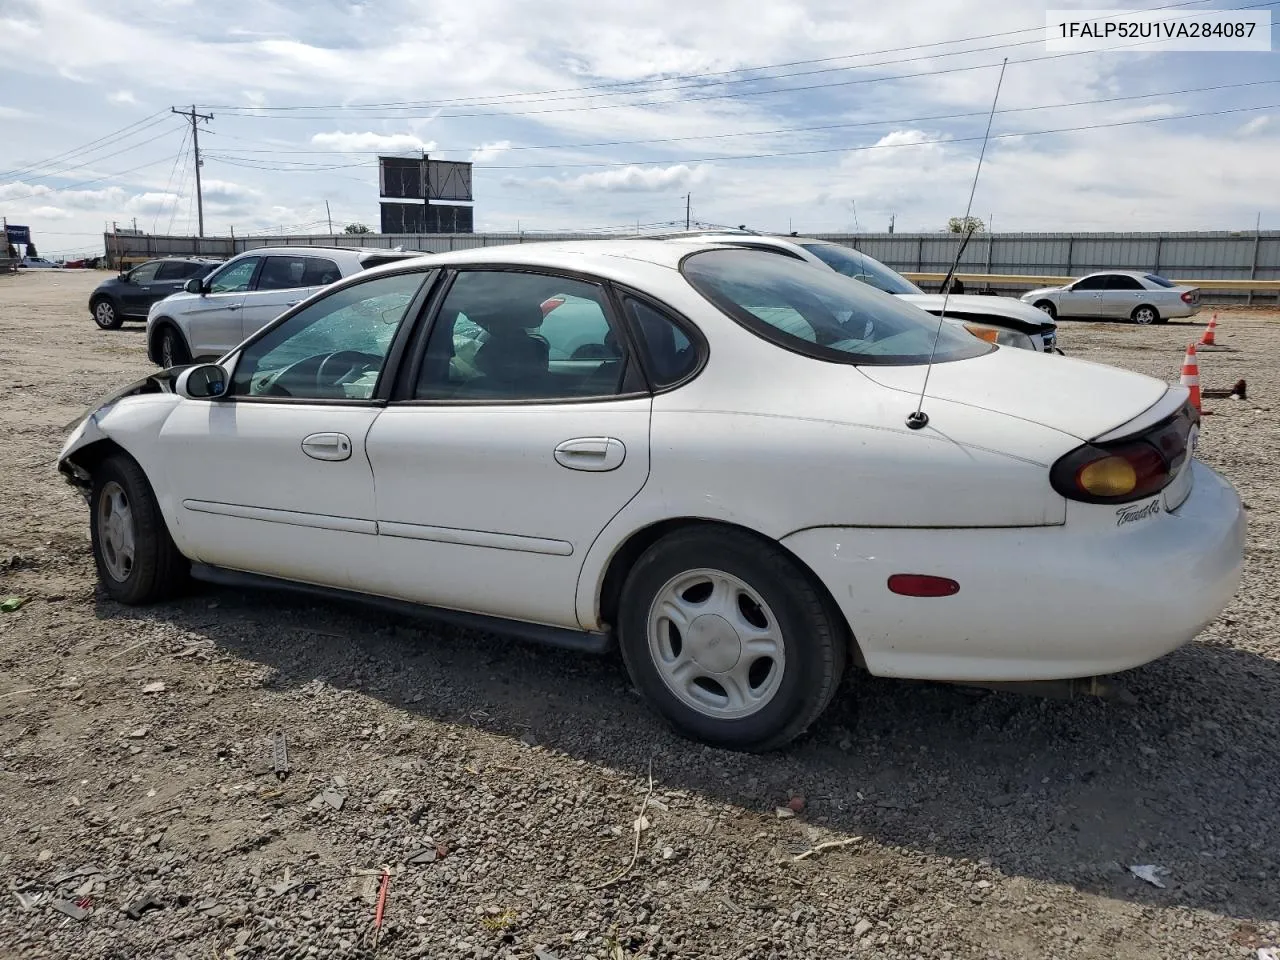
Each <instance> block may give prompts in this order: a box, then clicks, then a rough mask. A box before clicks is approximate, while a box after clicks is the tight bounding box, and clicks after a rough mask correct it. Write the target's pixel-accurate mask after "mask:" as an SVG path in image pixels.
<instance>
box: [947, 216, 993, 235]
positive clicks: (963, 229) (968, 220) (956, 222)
mask: <svg viewBox="0 0 1280 960" xmlns="http://www.w3.org/2000/svg"><path fill="white" fill-rule="evenodd" d="M947 229H948V230H949V231H951V232H952V233H981V232H982V231H983V230H985V229H987V225H986V224H985V223H983V222H982V220H981V219H980V218H978V217H952V218H951V219H950V220H948V221H947Z"/></svg>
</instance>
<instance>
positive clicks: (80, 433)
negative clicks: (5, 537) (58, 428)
mask: <svg viewBox="0 0 1280 960" xmlns="http://www.w3.org/2000/svg"><path fill="white" fill-rule="evenodd" d="M183 369H185V368H184V367H173V368H170V369H168V370H161V371H159V372H157V373H153V374H151V375H149V376H146V377H143V378H142V379H141V380H137V381H135V382H134V383H131V384H129V385H128V386H126V387H121V388H120V389H118V390H115V391H112V392H111V393H110V394H108V395H107V396H105V397H103V398H102V399H101V400H99V401H98V402H97V403H95V404H93V405H91V406H89V407H88V408H86V409H85V411H84V413H82V414H81V415H80V416H79V417H77V418H76V419H75V420H73V421H71V422H70V423H68V424H67V425H66V426H65V427H64V428H63V429H64V430H66V431H67V432H68V436H67V439H66V441H65V442H64V443H63V445H62V450H61V451H59V453H58V472H59V473H61V474H62V476H63V478H64V479H66V481H67V482H68V483H70V484H71V485H72V486H75V487H78V488H80V489H81V490H82V491H85V492H87V491H88V488H89V485H90V483H91V482H92V477H91V475H90V472H89V469H88V468H89V466H90V464H88V463H85V462H83V459H84V458H83V457H78V456H77V455H78V454H81V453H82V452H83V451H85V450H87V449H89V448H90V447H93V446H94V445H95V444H98V443H101V442H103V441H107V440H111V441H114V442H116V443H117V444H119V445H120V446H122V447H124V448H126V449H127V447H128V445H127V443H125V442H123V440H122V438H121V437H119V436H116V435H115V433H116V431H108V429H106V427H105V426H104V422H105V421H106V420H107V418H108V417H109V416H111V414H112V413H113V412H114V411H115V410H116V409H117V406H118V404H119V403H120V401H121V400H124V399H126V398H129V397H137V396H145V395H147V394H168V395H170V396H171V397H174V398H176V397H177V394H176V393H175V392H174V388H173V384H174V381H175V380H176V379H177V376H178V374H180V373H181V372H182V371H183ZM169 409H170V407H169V405H165V406H164V409H163V415H162V416H160V417H159V419H158V421H157V423H156V431H157V432H158V427H159V423H162V422H163V419H164V416H167V414H168V410H169ZM148 413H150V411H149V412H148ZM113 419H114V418H113ZM126 419H127V420H131V421H132V420H134V418H133V417H129V418H126ZM145 419H147V420H151V419H154V418H153V416H151V415H146V416H145ZM133 426H134V427H137V426H139V424H136V423H135V424H133ZM144 431H145V427H144ZM125 432H131V431H125Z"/></svg>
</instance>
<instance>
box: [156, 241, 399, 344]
mask: <svg viewBox="0 0 1280 960" xmlns="http://www.w3.org/2000/svg"><path fill="white" fill-rule="evenodd" d="M412 256H421V254H420V253H404V252H401V251H398V250H366V249H359V248H344V247H262V248H259V249H257V250H246V251H245V252H244V253H242V254H240V255H239V256H237V257H235V258H233V259H231V260H228V261H227V262H226V263H225V264H224V265H223V266H222V267H221V268H220V269H218V270H217V271H215V272H213V273H211V274H209V276H207V277H205V278H203V279H199V278H193V279H191V280H188V281H187V283H186V286H185V287H184V288H183V290H182V291H181V292H180V293H175V294H173V295H172V296H169V297H166V298H165V299H163V300H160V301H157V302H156V303H155V304H153V305H152V307H151V310H150V312H149V313H148V314H147V356H148V357H149V358H150V359H151V361H152V363H158V364H159V365H160V366H162V367H175V366H180V365H182V364H184V363H190V362H192V361H193V360H199V359H206V358H207V359H216V358H218V357H221V356H223V355H224V354H226V353H227V352H229V351H230V350H231V348H232V347H234V346H236V345H237V344H239V343H240V342H241V341H243V340H244V339H245V338H246V337H249V336H251V335H253V334H254V333H256V332H257V331H258V330H260V329H261V328H262V327H264V326H266V325H267V324H268V323H270V322H271V321H272V320H274V319H275V318H276V317H278V316H279V315H280V314H282V313H284V312H285V311H286V310H288V309H289V308H290V307H292V306H294V305H295V304H297V303H300V302H301V301H303V300H306V299H307V298H308V297H310V296H311V295H312V294H313V293H316V292H317V291H318V290H320V289H322V288H324V287H326V286H328V285H329V284H331V283H333V282H335V281H337V280H340V279H342V278H343V277H347V276H350V275H351V274H353V273H359V272H360V271H361V270H364V269H366V268H368V267H373V266H377V265H378V264H381V263H389V262H390V261H392V260H396V259H401V258H404V257H412Z"/></svg>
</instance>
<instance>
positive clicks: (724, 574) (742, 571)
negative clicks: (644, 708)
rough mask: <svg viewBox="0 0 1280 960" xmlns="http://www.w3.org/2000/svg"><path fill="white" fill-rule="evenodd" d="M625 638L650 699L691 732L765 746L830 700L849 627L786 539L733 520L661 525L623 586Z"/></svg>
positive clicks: (635, 676)
mask: <svg viewBox="0 0 1280 960" xmlns="http://www.w3.org/2000/svg"><path fill="white" fill-rule="evenodd" d="M618 630H619V641H620V645H621V647H622V655H623V659H624V660H625V661H626V665H627V670H628V671H629V673H630V674H631V679H632V681H633V682H634V683H635V685H636V687H637V689H639V690H640V692H641V693H642V694H643V695H644V696H645V698H646V699H647V700H648V701H649V703H650V704H651V705H652V706H653V707H654V708H655V709H656V710H657V711H658V712H659V713H660V714H662V716H663V717H664V718H665V719H666V720H667V722H668V723H670V724H671V726H672V727H674V728H675V730H676V731H677V732H679V733H681V734H683V735H685V736H688V737H691V738H693V739H696V740H701V741H703V742H705V743H709V744H712V745H714V746H718V747H726V748H729V749H733V750H751V751H763V750H771V749H774V748H776V747H780V746H782V745H783V744H785V743H787V742H788V741H790V740H792V739H794V738H795V737H797V736H799V735H800V734H801V733H802V732H804V730H805V729H806V728H807V727H808V726H809V725H810V724H811V723H813V721H814V720H815V719H817V717H818V715H819V714H821V713H822V711H823V710H824V709H825V708H826V706H827V704H828V703H830V701H831V698H832V696H834V694H835V691H836V687H837V686H838V685H839V683H840V677H841V674H842V673H843V672H844V666H845V660H846V658H847V650H846V647H847V644H848V637H847V633H846V630H845V629H844V625H843V623H841V622H840V621H839V619H838V616H837V615H833V612H832V610H831V608H830V603H829V602H828V601H827V600H826V599H825V597H824V596H823V594H822V593H821V592H820V591H819V589H818V588H817V586H816V585H815V584H814V583H813V581H812V580H811V578H810V576H809V574H808V573H807V572H806V571H805V570H803V569H802V568H801V567H800V566H799V565H798V564H797V563H796V562H795V560H793V559H792V558H791V557H790V556H789V555H788V554H786V553H785V552H784V551H783V550H782V549H781V548H779V547H777V546H774V545H772V544H770V543H768V542H766V541H764V540H761V539H759V538H757V537H755V536H752V535H750V534H747V533H744V532H740V531H736V530H727V529H716V530H709V529H691V530H687V531H681V532H677V533H674V534H671V535H669V536H667V537H664V538H663V539H662V540H659V541H658V542H657V543H656V544H654V545H653V546H652V547H650V548H649V549H648V550H647V551H646V552H645V553H644V555H643V556H642V557H641V558H640V559H639V561H637V563H636V565H635V566H634V567H633V568H632V570H631V572H630V573H629V575H628V576H627V580H626V583H625V584H624V586H623V592H622V598H621V602H620V604H619V611H618Z"/></svg>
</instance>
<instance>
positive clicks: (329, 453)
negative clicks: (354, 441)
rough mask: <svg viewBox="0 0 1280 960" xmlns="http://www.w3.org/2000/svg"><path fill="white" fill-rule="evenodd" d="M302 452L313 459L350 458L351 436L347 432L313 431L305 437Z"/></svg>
mask: <svg viewBox="0 0 1280 960" xmlns="http://www.w3.org/2000/svg"><path fill="white" fill-rule="evenodd" d="M302 452H303V453H305V454H306V455H307V456H308V457H310V458H311V459H312V460H348V459H350V457H351V438H350V437H348V436H347V435H346V434H345V433H313V434H311V436H309V437H305V438H304V439H303V441H302Z"/></svg>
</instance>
